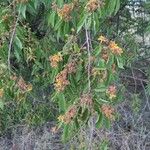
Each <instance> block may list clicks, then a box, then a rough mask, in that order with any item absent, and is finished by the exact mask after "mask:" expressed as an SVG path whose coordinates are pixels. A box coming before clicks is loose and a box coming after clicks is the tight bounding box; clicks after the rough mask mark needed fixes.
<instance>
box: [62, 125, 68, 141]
mask: <svg viewBox="0 0 150 150" xmlns="http://www.w3.org/2000/svg"><path fill="white" fill-rule="evenodd" d="M68 136H69V125H65V126H64V129H63V134H62V141H63V142H66V141H67V138H68Z"/></svg>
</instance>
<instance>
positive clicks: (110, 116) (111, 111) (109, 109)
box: [101, 104, 114, 120]
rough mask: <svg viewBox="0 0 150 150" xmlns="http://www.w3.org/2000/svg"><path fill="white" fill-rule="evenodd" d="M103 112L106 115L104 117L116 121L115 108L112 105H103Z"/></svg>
mask: <svg viewBox="0 0 150 150" xmlns="http://www.w3.org/2000/svg"><path fill="white" fill-rule="evenodd" d="M101 111H102V112H103V113H104V115H105V116H106V117H107V118H108V119H111V120H113V119H114V115H113V114H114V108H112V107H111V106H110V105H105V104H103V105H102V107H101Z"/></svg>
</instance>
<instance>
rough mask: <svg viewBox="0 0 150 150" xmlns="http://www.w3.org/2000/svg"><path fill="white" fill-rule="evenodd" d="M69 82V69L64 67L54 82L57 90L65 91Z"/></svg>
mask: <svg viewBox="0 0 150 150" xmlns="http://www.w3.org/2000/svg"><path fill="white" fill-rule="evenodd" d="M69 84H70V82H69V81H68V79H67V70H66V69H64V70H63V71H61V72H60V73H59V74H58V75H57V76H56V79H55V84H54V86H55V90H56V91H58V92H61V91H64V89H65V87H66V86H67V85H69Z"/></svg>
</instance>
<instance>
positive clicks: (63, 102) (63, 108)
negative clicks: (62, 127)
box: [57, 93, 67, 112]
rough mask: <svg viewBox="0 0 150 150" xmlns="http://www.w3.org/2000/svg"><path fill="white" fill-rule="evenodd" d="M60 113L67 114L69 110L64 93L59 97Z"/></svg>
mask: <svg viewBox="0 0 150 150" xmlns="http://www.w3.org/2000/svg"><path fill="white" fill-rule="evenodd" d="M57 98H58V104H59V108H60V111H62V112H65V111H66V109H67V104H66V99H65V96H64V94H63V93H59V94H58V95H57Z"/></svg>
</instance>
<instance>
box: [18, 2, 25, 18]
mask: <svg viewBox="0 0 150 150" xmlns="http://www.w3.org/2000/svg"><path fill="white" fill-rule="evenodd" d="M26 9H27V6H26V5H21V6H20V9H19V13H20V14H21V15H22V16H23V17H24V18H25V19H26Z"/></svg>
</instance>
